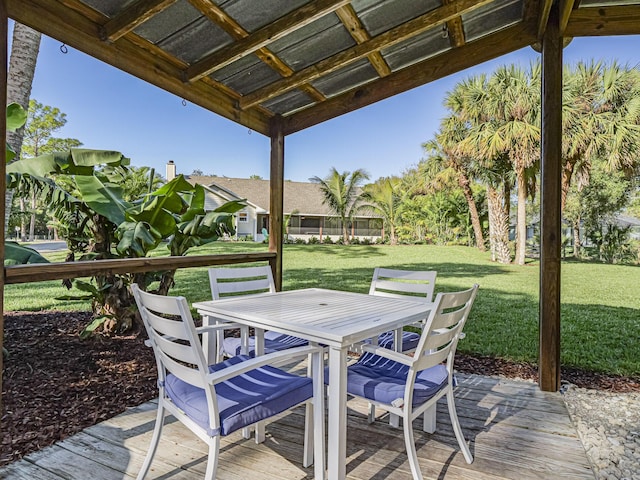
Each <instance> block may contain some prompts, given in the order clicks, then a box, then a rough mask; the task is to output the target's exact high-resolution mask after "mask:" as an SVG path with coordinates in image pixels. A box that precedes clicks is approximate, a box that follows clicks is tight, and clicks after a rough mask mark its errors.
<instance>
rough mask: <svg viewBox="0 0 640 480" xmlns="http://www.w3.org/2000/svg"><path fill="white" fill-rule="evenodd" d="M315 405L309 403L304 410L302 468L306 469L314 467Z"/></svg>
mask: <svg viewBox="0 0 640 480" xmlns="http://www.w3.org/2000/svg"><path fill="white" fill-rule="evenodd" d="M313 412H314V408H313V403H312V402H307V403H306V405H305V409H304V443H303V446H304V452H303V455H302V466H304V467H305V468H307V467H310V466H311V465H313V446H314V443H313Z"/></svg>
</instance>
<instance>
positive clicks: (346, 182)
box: [309, 167, 369, 244]
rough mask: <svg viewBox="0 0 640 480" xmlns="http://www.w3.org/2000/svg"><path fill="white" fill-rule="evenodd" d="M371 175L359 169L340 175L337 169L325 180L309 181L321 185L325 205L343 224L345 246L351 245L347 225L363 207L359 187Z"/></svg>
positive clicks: (313, 178)
mask: <svg viewBox="0 0 640 480" xmlns="http://www.w3.org/2000/svg"><path fill="white" fill-rule="evenodd" d="M368 179H369V174H368V173H367V172H366V171H365V170H363V169H361V168H359V169H357V170H354V171H353V172H352V173H350V172H347V171H345V172H342V173H339V172H338V171H337V170H336V168H335V167H331V172H330V173H329V175H328V176H326V177H325V178H320V177H311V178H310V179H309V180H310V181H312V182H315V183H317V184H318V185H319V187H320V190H321V191H322V194H323V195H324V202H323V203H324V204H325V205H328V206H329V208H330V209H331V211H333V212H334V213H335V214H336V215H337V216H338V217H339V218H340V220H341V222H342V238H343V240H344V243H345V244H348V243H349V234H348V232H347V223H348V222H349V221H350V220H352V219H353V217H354V214H355V213H356V211H357V210H358V208H359V207H360V205H361V192H360V189H359V187H360V186H361V185H362V183H363V182H364V181H365V180H368Z"/></svg>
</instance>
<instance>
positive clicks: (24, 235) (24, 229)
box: [20, 198, 27, 242]
mask: <svg viewBox="0 0 640 480" xmlns="http://www.w3.org/2000/svg"><path fill="white" fill-rule="evenodd" d="M26 210H27V206H26V205H25V203H24V198H20V213H21V215H20V241H21V242H26V241H27V226H26V224H25V221H24V216H25V212H26Z"/></svg>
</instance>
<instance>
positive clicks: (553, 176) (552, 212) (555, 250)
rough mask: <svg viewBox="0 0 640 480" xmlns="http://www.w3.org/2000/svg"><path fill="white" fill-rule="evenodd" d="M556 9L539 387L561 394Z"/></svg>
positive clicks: (546, 135)
mask: <svg viewBox="0 0 640 480" xmlns="http://www.w3.org/2000/svg"><path fill="white" fill-rule="evenodd" d="M559 17H560V13H559V11H558V7H557V5H554V7H553V8H552V9H551V12H550V15H549V22H548V25H547V28H546V30H545V32H544V37H543V38H542V135H541V136H542V139H541V143H542V152H541V153H542V161H541V164H542V167H541V174H540V176H541V179H540V199H541V200H540V213H541V215H540V358H539V364H538V372H539V374H538V383H539V385H540V388H541V389H542V390H544V391H550V392H556V391H558V390H559V388H560V259H561V257H560V253H561V243H562V227H561V220H562V211H561V198H562V186H561V178H562V37H561V36H560V18H559Z"/></svg>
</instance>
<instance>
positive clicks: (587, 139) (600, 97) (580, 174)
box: [562, 62, 640, 256]
mask: <svg viewBox="0 0 640 480" xmlns="http://www.w3.org/2000/svg"><path fill="white" fill-rule="evenodd" d="M565 79H566V81H565V86H564V102H563V151H562V154H563V175H562V209H563V211H564V209H565V206H566V204H567V194H568V192H569V190H570V188H571V187H572V184H574V182H575V185H573V186H574V188H575V189H576V191H577V192H580V191H582V189H583V188H585V187H586V186H587V185H589V182H590V176H591V168H592V164H593V162H594V161H596V159H597V158H598V157H599V156H600V155H602V156H604V157H605V158H606V161H607V166H608V168H609V170H610V171H618V170H622V171H624V172H626V173H628V174H629V173H632V172H633V171H634V169H635V168H637V165H638V158H640V152H639V150H640V142H639V140H638V138H639V137H638V126H639V125H640V72H638V70H637V69H636V68H629V67H624V68H623V67H621V66H620V65H618V64H616V63H613V64H612V65H610V66H606V65H603V64H602V63H601V62H591V63H589V64H585V63H582V62H580V63H578V64H577V65H576V67H575V69H571V68H567V70H566V72H565ZM572 223H573V231H574V255H575V256H580V245H581V239H580V228H579V227H580V217H579V216H577V217H574V218H573V219H572Z"/></svg>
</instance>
